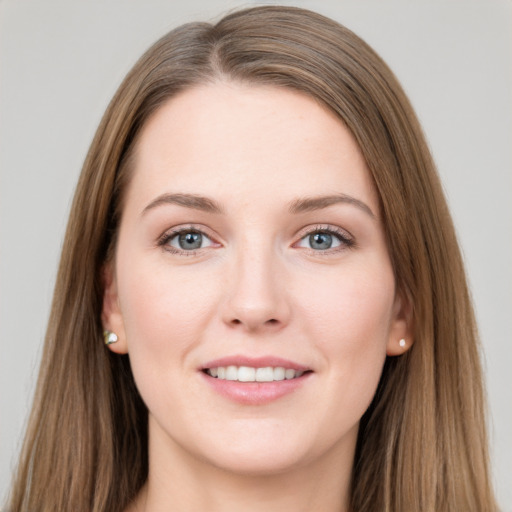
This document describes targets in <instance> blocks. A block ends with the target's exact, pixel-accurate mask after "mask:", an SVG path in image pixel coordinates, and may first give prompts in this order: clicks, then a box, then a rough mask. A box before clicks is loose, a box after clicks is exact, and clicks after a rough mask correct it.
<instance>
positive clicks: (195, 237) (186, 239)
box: [179, 233, 202, 249]
mask: <svg viewBox="0 0 512 512" xmlns="http://www.w3.org/2000/svg"><path fill="white" fill-rule="evenodd" d="M179 242H180V247H181V248H182V249H199V248H200V247H201V243H202V236H201V233H184V234H181V235H180V236H179Z"/></svg>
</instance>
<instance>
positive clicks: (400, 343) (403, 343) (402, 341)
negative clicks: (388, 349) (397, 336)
mask: <svg viewBox="0 0 512 512" xmlns="http://www.w3.org/2000/svg"><path fill="white" fill-rule="evenodd" d="M398 344H399V345H400V346H401V347H402V348H404V347H405V340H404V338H402V339H401V340H400V341H399V342H398Z"/></svg>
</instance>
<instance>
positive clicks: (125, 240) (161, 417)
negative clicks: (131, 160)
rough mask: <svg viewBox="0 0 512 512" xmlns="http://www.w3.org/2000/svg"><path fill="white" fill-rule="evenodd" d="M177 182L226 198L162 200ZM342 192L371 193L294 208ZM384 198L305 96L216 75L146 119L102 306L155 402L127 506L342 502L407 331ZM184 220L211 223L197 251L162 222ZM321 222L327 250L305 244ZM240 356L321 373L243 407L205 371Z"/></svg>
mask: <svg viewBox="0 0 512 512" xmlns="http://www.w3.org/2000/svg"><path fill="white" fill-rule="evenodd" d="M178 193H179V194H194V195H199V196H204V197H207V198H210V199H212V200H214V201H215V202H216V203H218V204H219V205H220V207H221V208H222V210H223V213H215V212H212V211H203V210H199V209H196V208H191V207H189V206H183V205H179V204H172V203H169V202H165V201H160V202H159V201H156V203H155V200H157V198H159V197H160V198H161V196H162V194H178ZM336 194H344V195H345V196H349V197H350V198H353V199H355V200H357V201H359V202H361V203H362V204H359V203H355V202H354V201H342V202H336V203H335V204H331V205H330V206H326V207H323V208H315V209H311V210H307V211H300V212H294V211H290V205H292V204H294V202H295V204H296V201H297V200H300V199H303V198H311V197H316V196H331V197H332V196H333V195H336ZM149 205H151V206H149ZM378 205H379V202H378V197H377V195H376V192H375V190H374V187H373V184H372V180H371V178H370V174H369V171H368V169H367V166H366V163H365V161H364V158H363V156H362V154H361V151H360V149H359V147H358V146H357V144H356V142H355V140H354V139H353V137H352V135H351V134H350V132H349V131H348V130H347V128H346V127H345V126H344V125H343V124H342V123H341V122H340V120H339V119H337V118H336V117H335V116H334V115H332V114H331V113H330V112H328V111H327V110H326V109H324V108H323V107H321V106H319V104H318V103H317V102H315V101H314V100H313V99H311V98H309V97H307V96H305V95H303V94H301V93H297V92H294V91H291V90H286V89H278V88H272V87H262V86H247V85H240V84H233V83H225V82H219V83H216V84H210V85H205V86H201V87H196V88H194V89H190V90H187V91H185V92H184V93H181V94H180V95H179V96H177V97H175V98H173V99H171V100H170V101H168V102H167V103H166V104H165V105H164V106H163V107H161V108H160V109H159V110H158V111H157V112H156V113H155V114H154V115H153V117H152V118H151V119H150V120H149V121H148V123H147V124H146V126H145V127H144V128H143V131H142V133H141V136H140V138H139V140H138V143H137V147H136V153H135V167H134V174H133V178H132V180H131V182H130V184H129V187H128V190H127V195H126V201H125V205H124V210H123V215H122V219H121V226H120V233H119V239H118V246H117V248H116V254H115V261H114V262H113V263H112V264H111V265H109V266H108V268H107V270H106V281H107V286H106V290H105V297H104V305H103V323H104V325H105V327H106V328H108V329H110V330H112V331H114V332H115V333H116V334H117V335H118V337H119V341H118V342H117V343H116V344H113V345H110V347H109V348H110V349H111V350H113V351H114V352H118V353H129V355H130V361H131V364H132V369H133V373H134V376H135V380H136V383H137V386H138V388H139V391H140V393H141V396H142V398H143V399H144V401H145V403H146V404H147V406H148V409H149V431H150V438H149V460H150V470H149V478H148V482H147V484H146V486H145V487H144V489H143V491H142V492H141V493H140V495H139V496H138V498H137V500H136V501H135V502H134V503H133V504H132V506H131V508H130V510H180V511H187V510H190V511H192V510H213V511H224V512H226V511H234V510H244V511H250V510H253V508H251V507H254V510H262V506H263V505H264V510H266V511H272V510H279V511H286V510H293V511H301V510H303V511H306V510H307V511H314V510H318V511H323V512H328V511H330V510H333V511H334V510H336V511H338V512H339V511H340V510H347V507H348V499H349V495H348V489H349V485H350V474H351V470H352V464H353V456H354V449H355V443H356V438H357V431H358V426H359V421H360V418H361V416H362V415H363V413H364V411H365V410H366V409H367V407H368V405H369V404H370V402H371V400H372V397H373V395H374V393H375V390H376V387H377V384H378V381H379V377H380V374H381V371H382V367H383V364H384V361H385V358H386V355H400V354H401V353H403V352H405V351H406V350H407V349H408V348H409V346H410V342H409V340H410V338H411V336H410V335H411V333H410V332H409V327H408V325H409V322H408V315H407V311H406V308H405V306H404V305H403V303H402V302H403V301H402V300H401V299H400V297H399V296H398V294H397V293H396V289H395V282H394V277H393V269H392V266H391V262H390V259H389V255H388V251H387V248H386V240H385V238H384V231H383V226H382V222H381V219H380V212H379V207H378ZM317 206H318V205H317ZM191 228H193V229H192V230H195V231H202V232H203V233H204V234H205V236H207V237H208V238H203V247H202V248H200V249H199V250H197V251H193V252H190V251H188V252H187V250H185V249H180V246H179V243H178V238H177V237H176V236H175V235H173V233H171V234H169V232H170V231H172V230H173V229H174V230H176V229H185V230H187V229H188V230H189V231H190V230H191ZM315 230H316V231H317V232H318V231H321V232H322V233H325V232H326V230H332V231H334V232H335V233H336V234H334V233H333V234H332V235H331V236H332V239H331V240H332V241H333V247H332V248H330V249H327V250H324V249H318V246H315V247H312V246H311V239H310V237H309V235H310V233H311V231H315ZM166 234H167V235H168V236H167V238H165V235H166ZM340 235H341V237H342V238H339V236H340ZM172 236H174V238H172ZM347 239H348V240H349V242H347V241H346V240H347ZM402 338H405V339H406V340H408V341H407V344H406V346H405V347H401V346H400V344H399V340H400V339H402ZM232 355H248V356H253V357H259V356H278V357H282V358H285V359H288V360H291V361H294V362H297V363H300V364H302V365H304V366H306V367H307V368H309V369H310V370H311V373H310V374H309V375H308V376H307V379H305V380H304V382H303V384H302V386H300V387H299V388H298V389H297V390H295V391H294V392H292V393H290V394H287V395H285V396H283V397H281V398H279V399H277V400H273V401H270V402H269V403H264V404H258V405H251V404H240V403H237V402H235V401H233V400H231V399H229V398H226V397H225V396H222V395H220V394H219V393H217V392H216V391H215V390H214V389H213V388H212V387H211V386H209V385H208V384H207V383H206V379H205V375H204V374H203V373H202V372H201V371H200V369H201V368H202V366H203V365H204V364H205V363H206V362H207V361H211V360H214V359H217V358H220V357H225V356H232Z"/></svg>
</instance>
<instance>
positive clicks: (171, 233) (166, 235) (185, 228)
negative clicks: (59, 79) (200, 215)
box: [157, 224, 222, 256]
mask: <svg viewBox="0 0 512 512" xmlns="http://www.w3.org/2000/svg"><path fill="white" fill-rule="evenodd" d="M187 232H195V233H200V234H201V235H203V236H204V237H206V238H208V240H210V242H211V245H209V246H208V247H201V248H199V249H191V250H188V251H185V250H183V249H179V248H177V247H173V246H171V245H170V244H169V243H168V242H169V241H170V240H171V239H173V238H174V237H176V236H178V235H180V234H181V233H187ZM157 246H159V247H161V248H162V249H164V250H165V251H168V252H170V253H172V254H179V255H185V256H194V255H196V254H197V253H199V252H200V251H203V250H205V249H209V248H210V247H214V248H217V247H221V246H222V244H221V243H220V242H218V241H217V240H216V237H215V236H214V235H213V234H212V233H211V230H210V229H208V228H206V227H205V226H201V225H198V224H181V225H178V226H174V227H172V228H169V229H167V230H165V231H164V232H163V233H162V234H161V235H160V236H159V237H158V238H157Z"/></svg>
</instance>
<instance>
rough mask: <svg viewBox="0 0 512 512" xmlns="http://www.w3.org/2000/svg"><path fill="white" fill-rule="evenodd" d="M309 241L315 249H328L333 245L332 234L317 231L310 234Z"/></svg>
mask: <svg viewBox="0 0 512 512" xmlns="http://www.w3.org/2000/svg"><path fill="white" fill-rule="evenodd" d="M309 243H310V245H311V247H312V248H313V249H320V250H324V251H325V250H326V249H330V248H331V246H332V236H331V235H329V234H328V233H315V234H313V235H309Z"/></svg>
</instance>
